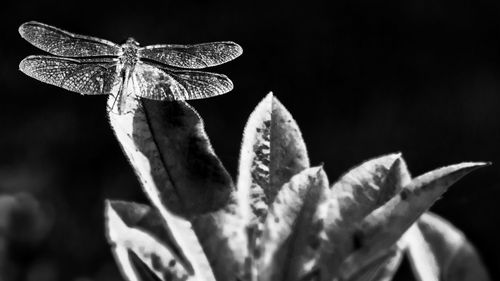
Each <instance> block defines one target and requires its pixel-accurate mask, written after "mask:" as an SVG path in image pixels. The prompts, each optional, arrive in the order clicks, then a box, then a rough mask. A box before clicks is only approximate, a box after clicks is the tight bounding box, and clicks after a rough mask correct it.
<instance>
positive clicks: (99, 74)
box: [19, 56, 120, 95]
mask: <svg viewBox="0 0 500 281" xmlns="http://www.w3.org/2000/svg"><path fill="white" fill-rule="evenodd" d="M117 67H118V64H117V62H116V60H114V59H111V58H87V59H70V58H60V57H53V56H29V57H27V58H25V59H24V60H22V61H21V63H20V64H19V69H20V70H21V71H22V72H24V73H25V74H26V75H28V76H30V77H32V78H35V79H37V80H40V81H42V82H45V83H47V84H51V85H55V86H58V87H61V88H64V89H66V90H70V91H73V92H77V93H80V94H84V95H100V94H109V93H111V91H112V90H113V87H114V86H115V85H116V84H117V82H120V80H119V75H117Z"/></svg>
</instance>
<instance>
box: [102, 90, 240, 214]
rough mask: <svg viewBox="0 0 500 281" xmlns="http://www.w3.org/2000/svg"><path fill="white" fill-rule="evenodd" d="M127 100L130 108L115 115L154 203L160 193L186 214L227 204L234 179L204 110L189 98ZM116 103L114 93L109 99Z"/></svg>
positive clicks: (121, 138) (120, 138) (123, 142)
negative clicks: (211, 139)
mask: <svg viewBox="0 0 500 281" xmlns="http://www.w3.org/2000/svg"><path fill="white" fill-rule="evenodd" d="M127 100H128V102H129V104H128V106H129V107H130V108H131V109H129V113H128V114H122V115H117V114H115V113H113V111H110V112H109V120H110V123H111V127H112V128H113V131H114V132H115V135H116V137H117V139H118V141H119V142H120V144H121V146H122V148H123V150H124V152H125V154H126V156H127V158H128V159H129V160H130V163H131V164H132V166H133V167H134V170H135V171H136V173H137V175H138V176H139V179H140V180H141V183H142V184H143V186H144V188H145V191H146V193H148V195H149V196H150V197H151V199H152V200H153V203H155V201H158V200H157V199H156V197H159V199H160V201H161V203H162V205H165V206H166V207H168V208H169V209H170V210H171V211H174V212H176V213H180V214H181V215H194V214H199V213H204V212H207V211H212V210H217V209H219V208H221V207H223V206H225V204H226V203H227V201H228V200H229V199H230V194H231V192H232V191H233V189H234V187H233V183H232V180H231V178H230V176H229V174H228V173H227V171H226V170H225V169H224V167H223V166H222V164H221V162H220V160H219V159H218V158H217V156H216V155H215V153H214V151H213V149H212V147H211V145H210V142H209V140H208V137H207V136H206V134H205V131H204V128H203V121H202V120H201V118H200V116H199V115H198V113H197V112H196V111H195V110H194V109H193V108H192V107H190V106H189V105H188V104H187V103H185V102H156V101H150V100H147V99H137V100H134V99H132V98H129V99H127ZM113 103H114V97H110V98H109V100H108V105H110V106H112V104H113ZM155 204H157V203H155Z"/></svg>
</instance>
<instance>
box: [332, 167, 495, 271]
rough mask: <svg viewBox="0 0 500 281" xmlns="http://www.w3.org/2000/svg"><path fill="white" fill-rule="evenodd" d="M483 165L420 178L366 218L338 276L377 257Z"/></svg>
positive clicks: (437, 171)
mask: <svg viewBox="0 0 500 281" xmlns="http://www.w3.org/2000/svg"><path fill="white" fill-rule="evenodd" d="M485 165H487V164H486V163H462V164H457V165H452V166H447V167H444V168H440V169H437V170H434V171H432V172H429V173H426V174H424V175H421V176H419V177H417V178H415V179H413V180H412V181H411V183H410V184H408V185H407V186H405V187H404V188H403V189H402V191H401V192H399V194H398V195H397V196H395V197H393V198H392V199H391V200H389V201H388V202H387V203H385V204H384V205H383V206H381V207H380V208H378V209H376V210H375V211H373V212H372V213H371V214H370V215H369V216H367V217H366V218H365V219H364V220H363V223H362V224H361V225H360V227H359V229H360V231H359V232H358V240H359V241H360V242H359V243H360V246H361V247H360V249H359V250H358V251H356V252H355V253H353V254H351V255H350V256H349V257H348V258H347V259H346V260H345V262H344V264H343V266H342V272H341V276H343V277H347V276H350V275H352V274H354V272H355V271H356V270H357V269H356V268H357V267H359V265H362V264H364V263H366V262H369V261H370V260H371V259H373V258H375V257H377V256H380V255H381V253H383V252H384V250H385V249H387V248H388V247H390V246H391V245H393V244H394V243H396V241H397V240H398V239H399V238H400V237H401V236H402V234H403V233H404V232H405V231H406V230H407V229H408V228H409V227H410V226H411V224H412V223H413V222H415V221H416V220H417V219H418V217H419V216H420V215H421V214H422V213H424V212H425V211H426V210H427V209H428V208H430V206H432V204H434V202H435V201H436V200H437V199H438V198H439V197H440V196H441V195H442V194H443V193H444V192H445V191H446V190H447V189H448V187H449V186H450V185H452V184H453V183H455V182H456V181H458V180H459V179H460V178H462V177H463V176H465V175H466V174H468V173H469V172H471V171H472V170H475V169H477V168H479V167H482V166H485Z"/></svg>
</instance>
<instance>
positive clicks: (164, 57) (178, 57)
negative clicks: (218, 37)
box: [138, 42, 243, 69]
mask: <svg viewBox="0 0 500 281" xmlns="http://www.w3.org/2000/svg"><path fill="white" fill-rule="evenodd" d="M242 52H243V49H242V48H241V47H240V45H238V44H236V43H234V42H212V43H203V44H196V45H152V46H146V47H142V48H140V49H139V52H138V53H139V57H141V58H145V59H150V60H153V61H156V62H160V63H163V64H166V65H170V66H175V67H181V68H195V69H196V68H205V67H210V66H215V65H219V64H223V63H226V62H228V61H230V60H233V59H235V58H237V57H238V56H239V55H241V54H242Z"/></svg>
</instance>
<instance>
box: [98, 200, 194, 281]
mask: <svg viewBox="0 0 500 281" xmlns="http://www.w3.org/2000/svg"><path fill="white" fill-rule="evenodd" d="M161 221H162V219H161V217H160V216H159V214H157V213H155V212H153V211H152V210H151V209H150V208H149V207H147V206H145V205H140V204H135V203H127V202H116V201H115V202H113V201H108V202H107V203H106V227H107V236H108V240H109V242H110V243H111V245H112V246H113V247H112V248H113V253H114V255H115V258H116V260H117V262H118V264H119V265H120V269H121V271H122V273H123V275H124V276H126V277H127V278H128V280H129V281H141V280H142V279H141V278H140V276H139V275H138V270H137V269H136V268H135V267H134V266H133V261H132V259H133V257H131V255H130V252H133V253H134V254H135V255H136V258H138V259H139V260H141V261H142V262H143V263H144V265H146V266H147V268H149V270H150V271H151V272H152V273H153V274H154V275H156V277H157V278H159V279H160V280H164V281H166V280H194V279H193V278H192V274H193V273H194V272H193V269H192V268H191V267H190V265H189V263H187V262H186V261H185V260H183V258H182V257H181V256H179V255H178V254H176V251H175V250H174V246H173V245H172V244H169V243H164V242H161V240H160V239H159V237H158V236H162V237H163V238H164V240H163V241H166V242H167V241H168V238H167V237H168V234H167V233H166V228H164V229H161V228H160V227H159V225H158V224H157V223H158V222H161ZM151 222H153V223H151ZM151 230H153V231H154V232H155V233H158V234H159V235H154V234H153V233H152V232H151ZM141 272H144V270H142V271H141Z"/></svg>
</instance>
